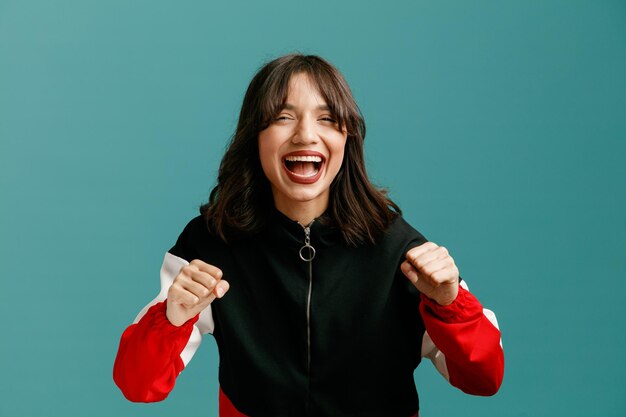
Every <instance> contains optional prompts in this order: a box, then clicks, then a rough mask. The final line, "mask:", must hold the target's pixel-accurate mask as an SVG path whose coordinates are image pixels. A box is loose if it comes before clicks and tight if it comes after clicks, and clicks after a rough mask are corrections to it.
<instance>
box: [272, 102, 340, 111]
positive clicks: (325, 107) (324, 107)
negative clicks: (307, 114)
mask: <svg viewBox="0 0 626 417" xmlns="http://www.w3.org/2000/svg"><path fill="white" fill-rule="evenodd" d="M283 109H284V110H297V107H296V106H294V105H293V104H289V103H285V105H284V106H283ZM317 110H325V111H330V107H328V105H327V104H322V105H319V106H317Z"/></svg>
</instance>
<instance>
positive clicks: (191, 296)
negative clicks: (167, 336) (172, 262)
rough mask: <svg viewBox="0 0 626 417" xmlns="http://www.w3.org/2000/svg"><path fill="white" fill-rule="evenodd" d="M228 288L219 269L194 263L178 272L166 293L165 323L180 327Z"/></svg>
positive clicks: (197, 260) (203, 263)
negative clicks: (166, 320)
mask: <svg viewBox="0 0 626 417" xmlns="http://www.w3.org/2000/svg"><path fill="white" fill-rule="evenodd" d="M228 288H229V284H228V282H227V281H225V280H223V279H222V271H221V270H220V269H219V268H217V267H215V266H213V265H210V264H207V263H206V262H202V261H201V260H199V259H194V260H193V261H191V263H189V265H187V266H184V267H182V268H181V270H180V272H179V273H178V275H177V276H176V278H175V279H174V282H173V283H172V286H171V287H170V289H169V291H168V292H167V313H166V315H167V319H168V320H169V321H170V323H172V324H173V325H174V326H181V325H182V324H184V323H185V322H186V321H187V320H189V319H191V318H193V317H195V316H196V314H198V313H199V312H201V311H202V310H204V309H205V308H206V307H207V306H208V305H209V304H211V303H212V302H213V300H215V298H222V297H223V296H224V294H226V291H228Z"/></svg>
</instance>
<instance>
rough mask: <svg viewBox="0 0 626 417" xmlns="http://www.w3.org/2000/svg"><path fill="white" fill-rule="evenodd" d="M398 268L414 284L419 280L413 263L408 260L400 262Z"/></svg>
mask: <svg viewBox="0 0 626 417" xmlns="http://www.w3.org/2000/svg"><path fill="white" fill-rule="evenodd" d="M400 270H401V271H402V273H403V274H404V275H405V276H406V277H407V278H408V279H409V281H411V282H412V283H413V284H414V285H415V284H417V281H419V278H420V277H419V274H418V273H417V269H415V267H414V266H413V265H411V264H410V263H409V261H404V262H402V265H400Z"/></svg>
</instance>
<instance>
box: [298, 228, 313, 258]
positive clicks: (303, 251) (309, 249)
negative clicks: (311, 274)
mask: <svg viewBox="0 0 626 417" xmlns="http://www.w3.org/2000/svg"><path fill="white" fill-rule="evenodd" d="M302 227H304V246H302V247H301V248H300V252H299V253H300V259H302V260H303V261H305V262H311V261H312V260H313V258H315V248H314V247H313V246H311V228H310V227H309V226H302Z"/></svg>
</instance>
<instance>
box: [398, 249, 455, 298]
mask: <svg viewBox="0 0 626 417" xmlns="http://www.w3.org/2000/svg"><path fill="white" fill-rule="evenodd" d="M400 269H401V270H402V272H403V273H404V275H406V276H407V278H408V279H409V280H411V282H412V283H413V285H415V288H417V289H418V291H419V292H421V293H422V294H424V295H426V296H427V297H428V298H430V299H433V300H435V301H436V302H437V303H438V304H441V305H448V304H452V302H453V301H454V300H455V299H456V296H457V294H458V293H459V269H458V268H457V267H456V265H455V264H454V259H452V257H451V256H450V254H449V253H448V250H447V249H446V248H444V247H443V246H438V245H437V244H435V243H433V242H426V243H424V244H422V245H420V246H418V247H416V248H413V249H411V250H409V251H408V252H407V253H406V261H404V262H403V263H402V265H400Z"/></svg>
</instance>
